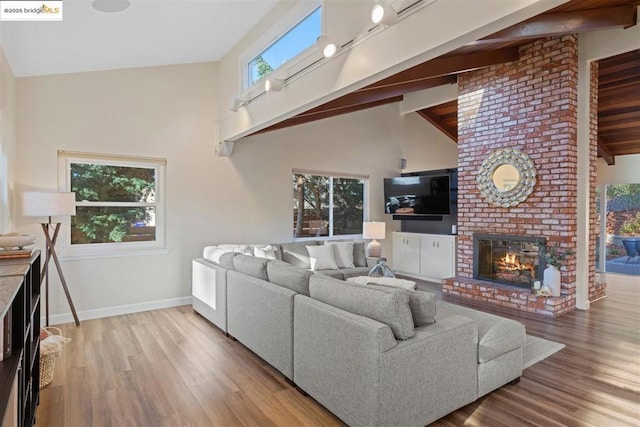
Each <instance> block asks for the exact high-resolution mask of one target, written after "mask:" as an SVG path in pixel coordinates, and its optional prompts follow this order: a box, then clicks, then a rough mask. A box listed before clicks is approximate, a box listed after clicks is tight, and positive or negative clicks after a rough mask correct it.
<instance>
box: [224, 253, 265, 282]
mask: <svg viewBox="0 0 640 427" xmlns="http://www.w3.org/2000/svg"><path fill="white" fill-rule="evenodd" d="M269 261H270V260H269V259H266V258H257V257H254V256H251V255H244V254H237V255H236V256H235V257H233V268H234V270H236V271H238V272H240V273H244V274H248V275H249V276H253V277H255V278H256V279H262V280H267V281H268V280H269V276H268V275H267V264H269Z"/></svg>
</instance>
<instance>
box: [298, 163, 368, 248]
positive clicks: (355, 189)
mask: <svg viewBox="0 0 640 427" xmlns="http://www.w3.org/2000/svg"><path fill="white" fill-rule="evenodd" d="M363 208H364V180H363V179H360V178H345V177H333V176H324V175H313V174H306V173H294V174H293V235H294V237H318V236H341V235H352V234H362V222H363Z"/></svg>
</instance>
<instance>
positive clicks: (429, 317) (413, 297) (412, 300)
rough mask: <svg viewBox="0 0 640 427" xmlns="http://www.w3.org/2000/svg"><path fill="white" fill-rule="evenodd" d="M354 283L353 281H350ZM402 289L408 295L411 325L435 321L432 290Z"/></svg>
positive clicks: (383, 287) (383, 286) (434, 302)
mask: <svg viewBox="0 0 640 427" xmlns="http://www.w3.org/2000/svg"><path fill="white" fill-rule="evenodd" d="M351 283H354V282H351ZM355 283H356V284H357V285H358V286H367V287H370V288H374V289H385V288H387V289H388V288H391V287H390V286H386V285H378V284H375V283H367V284H364V285H363V284H359V283H357V282H355ZM398 289H400V290H403V291H404V292H406V293H407V295H408V296H409V308H410V309H411V317H413V325H414V326H415V327H416V328H417V327H419V326H426V325H430V324H432V323H434V322H435V321H436V301H437V299H438V298H437V296H436V294H434V293H433V292H425V291H409V290H406V289H402V288H398Z"/></svg>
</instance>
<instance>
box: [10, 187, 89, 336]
mask: <svg viewBox="0 0 640 427" xmlns="http://www.w3.org/2000/svg"><path fill="white" fill-rule="evenodd" d="M22 214H23V215H24V216H27V217H48V218H49V220H48V222H43V223H41V224H40V225H41V226H42V231H43V232H44V237H45V240H46V242H45V243H46V244H45V259H44V265H43V267H42V274H41V275H40V285H42V281H43V280H46V281H45V295H46V304H45V313H46V315H45V319H46V326H49V260H50V259H51V258H53V262H54V263H55V264H56V269H57V270H58V275H59V276H60V281H61V282H62V287H63V289H64V293H65V295H66V297H67V301H68V302H69V307H70V308H71V314H73V320H74V321H75V323H76V326H80V321H79V320H78V315H77V313H76V308H75V307H74V305H73V301H72V300H71V294H70V293H69V288H68V287H67V281H66V280H65V278H64V274H62V267H60V261H59V260H58V255H57V254H56V249H55V246H56V240H57V239H58V233H59V232H60V225H61V223H59V222H54V223H52V222H51V217H52V216H71V215H75V214H76V193H45V192H37V191H28V192H25V193H22ZM52 232H53V234H52Z"/></svg>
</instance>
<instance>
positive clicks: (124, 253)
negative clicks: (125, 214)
mask: <svg viewBox="0 0 640 427" xmlns="http://www.w3.org/2000/svg"><path fill="white" fill-rule="evenodd" d="M169 252H170V251H169V249H166V248H164V249H146V250H145V249H140V250H128V251H118V252H105V253H95V254H86V255H61V256H60V261H83V260H88V259H103V258H122V257H134V256H158V255H167V254H168V253H169Z"/></svg>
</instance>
